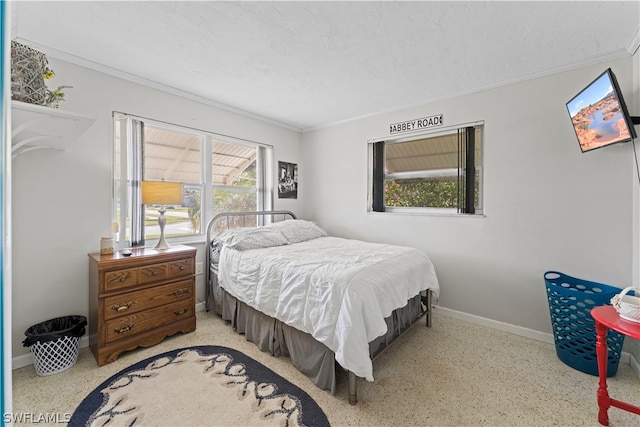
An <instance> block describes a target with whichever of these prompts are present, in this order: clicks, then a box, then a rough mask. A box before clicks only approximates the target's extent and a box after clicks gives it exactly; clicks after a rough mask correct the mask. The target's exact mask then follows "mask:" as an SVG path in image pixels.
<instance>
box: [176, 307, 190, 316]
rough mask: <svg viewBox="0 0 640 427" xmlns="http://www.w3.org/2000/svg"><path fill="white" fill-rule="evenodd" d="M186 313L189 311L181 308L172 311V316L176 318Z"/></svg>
mask: <svg viewBox="0 0 640 427" xmlns="http://www.w3.org/2000/svg"><path fill="white" fill-rule="evenodd" d="M187 311H189V309H188V308H186V307H182V308H181V309H180V310H176V311H174V312H173V314H175V315H176V316H180V315H181V314H185V313H186V312H187Z"/></svg>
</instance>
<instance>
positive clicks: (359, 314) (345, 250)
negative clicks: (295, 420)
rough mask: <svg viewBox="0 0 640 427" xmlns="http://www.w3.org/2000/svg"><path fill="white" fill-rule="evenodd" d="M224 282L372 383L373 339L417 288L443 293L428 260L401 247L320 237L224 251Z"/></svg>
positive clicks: (232, 291) (221, 270)
mask: <svg viewBox="0 0 640 427" xmlns="http://www.w3.org/2000/svg"><path fill="white" fill-rule="evenodd" d="M218 277H219V279H220V285H221V286H222V287H223V288H224V289H225V290H226V291H227V292H229V293H230V294H231V295H233V296H235V297H236V298H238V299H240V300H242V301H244V302H245V303H247V304H248V305H250V306H251V307H253V308H255V309H257V310H259V311H261V312H263V313H265V314H267V315H269V316H271V317H274V318H277V319H279V320H281V321H282V322H284V323H286V324H288V325H289V326H292V327H294V328H296V329H298V330H300V331H303V332H307V333H309V334H311V335H312V336H313V337H314V338H315V339H316V340H318V341H320V342H321V343H323V344H325V345H326V346H327V347H329V348H330V349H331V350H333V351H334V353H335V357H336V360H337V361H338V363H340V365H341V366H342V367H344V368H345V369H348V370H350V371H352V372H353V373H354V374H356V375H358V376H360V377H364V378H366V379H367V380H368V381H373V367H372V364H371V359H370V357H369V344H368V343H369V342H370V341H373V340H374V339H375V338H377V337H379V336H380V335H383V334H384V333H386V331H387V326H386V323H385V321H384V319H385V318H386V317H388V316H389V315H390V314H391V312H392V311H393V310H395V309H396V308H400V307H403V306H405V305H406V304H407V301H408V300H409V299H410V298H412V297H413V296H415V295H417V294H418V293H419V292H420V291H422V290H425V289H431V290H433V291H434V292H435V293H436V295H437V294H438V291H439V285H438V279H437V277H436V274H435V271H434V268H433V265H432V263H431V261H430V260H429V258H428V257H427V255H426V254H425V253H423V252H421V251H419V250H417V249H413V248H408V247H404V246H392V245H385V244H376V243H367V242H362V241H358V240H347V239H342V238H338V237H320V238H317V239H313V240H309V241H306V242H302V243H296V244H292V245H283V246H277V247H270V248H262V249H251V250H245V251H237V250H233V249H228V248H223V250H222V252H221V254H220V262H219V275H218Z"/></svg>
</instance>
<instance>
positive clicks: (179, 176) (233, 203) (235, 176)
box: [114, 113, 273, 246]
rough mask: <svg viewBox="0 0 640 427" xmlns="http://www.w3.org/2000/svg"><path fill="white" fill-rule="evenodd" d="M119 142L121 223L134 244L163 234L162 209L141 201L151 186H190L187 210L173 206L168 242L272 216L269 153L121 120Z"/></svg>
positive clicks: (117, 211)
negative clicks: (234, 221) (223, 217)
mask: <svg viewBox="0 0 640 427" xmlns="http://www.w3.org/2000/svg"><path fill="white" fill-rule="evenodd" d="M114 135H115V144H114V148H115V149H114V153H115V155H114V218H115V221H117V222H118V224H119V230H120V231H119V241H125V242H126V244H127V245H132V246H139V245H144V244H145V242H147V241H150V240H155V239H157V238H158V237H159V235H160V230H159V226H158V222H157V219H158V215H159V212H158V209H157V207H155V206H149V205H146V206H145V205H142V204H141V202H140V200H141V195H140V182H142V181H144V180H149V181H161V180H165V181H173V182H180V183H182V184H183V188H184V194H183V203H182V204H181V205H180V206H167V207H166V213H165V216H166V218H167V223H166V226H165V236H166V237H167V238H171V237H174V238H183V239H184V238H187V239H188V238H189V237H194V236H200V235H202V234H203V233H204V227H205V226H206V224H207V223H208V221H209V220H210V219H211V218H213V216H214V215H215V214H217V213H219V212H224V211H255V210H268V209H271V205H272V200H273V195H272V187H273V186H272V184H271V182H269V179H268V174H266V173H265V171H266V170H268V169H269V167H270V165H271V162H272V160H271V147H269V146H266V145H263V144H258V143H254V142H249V141H244V140H240V139H235V138H230V137H226V136H221V135H216V134H212V133H208V132H204V131H199V130H194V129H190V128H185V127H180V126H176V125H170V124H167V123H161V122H157V121H153V120H149V119H142V118H139V117H133V116H129V115H125V114H121V113H114Z"/></svg>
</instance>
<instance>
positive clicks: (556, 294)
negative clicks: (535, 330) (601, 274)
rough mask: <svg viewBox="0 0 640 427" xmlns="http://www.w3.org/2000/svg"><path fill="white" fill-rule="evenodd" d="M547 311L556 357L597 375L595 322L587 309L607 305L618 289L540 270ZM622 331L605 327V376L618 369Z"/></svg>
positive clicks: (611, 374) (622, 340)
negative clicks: (606, 358)
mask: <svg viewBox="0 0 640 427" xmlns="http://www.w3.org/2000/svg"><path fill="white" fill-rule="evenodd" d="M544 282H545V286H546V288H547V298H548V300H549V314H550V315H551V326H552V327H553V339H554V341H555V344H556V353H557V355H558V358H559V359H560V360H562V361H563V362H564V363H566V364H567V365H569V366H571V367H572V368H574V369H577V370H579V371H582V372H584V373H587V374H591V375H596V376H597V375H598V357H597V354H596V322H595V320H593V317H591V310H592V309H593V308H595V307H598V306H602V305H611V302H610V301H611V298H613V296H614V295H616V294H619V293H620V292H621V291H622V290H621V289H620V288H616V287H615V286H611V285H605V284H602V283H597V282H590V281H587V280H582V279H577V278H575V277H571V276H568V275H566V274H563V273H559V272H557V271H547V272H546V273H544ZM623 344H624V335H623V334H621V333H619V332H616V331H613V330H609V332H608V333H607V346H608V347H609V354H608V363H607V376H608V377H612V376H614V375H615V374H616V372H617V371H618V364H619V362H620V354H621V353H622V345H623Z"/></svg>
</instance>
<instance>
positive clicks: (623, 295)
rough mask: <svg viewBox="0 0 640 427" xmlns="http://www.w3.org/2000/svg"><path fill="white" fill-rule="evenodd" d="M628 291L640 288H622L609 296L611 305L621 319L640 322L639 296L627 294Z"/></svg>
mask: <svg viewBox="0 0 640 427" xmlns="http://www.w3.org/2000/svg"><path fill="white" fill-rule="evenodd" d="M629 291H640V289H638V288H634V287H633V286H630V287H628V288H624V289H623V290H622V292H620V293H619V294H617V295H615V296H614V297H613V298H611V305H613V306H614V307H615V309H616V310H617V311H618V313H619V314H620V317H622V318H623V319H625V320H629V321H631V322H638V323H640V298H638V297H633V296H631V295H627V293H628V292H629ZM636 293H637V292H636Z"/></svg>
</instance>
